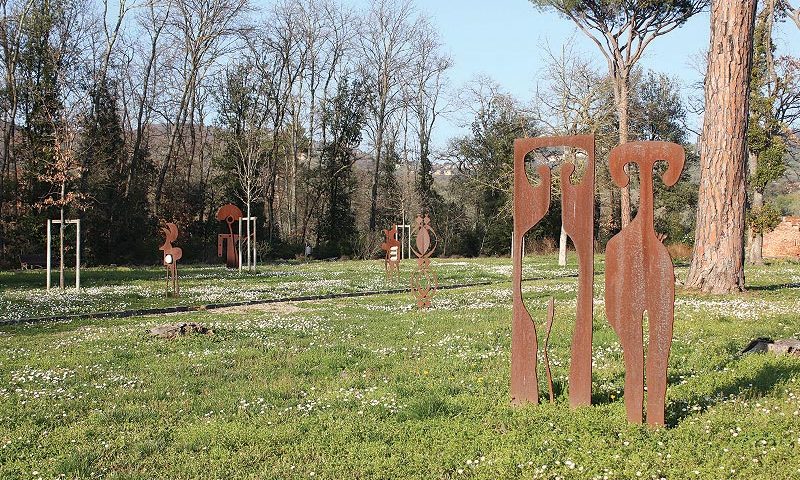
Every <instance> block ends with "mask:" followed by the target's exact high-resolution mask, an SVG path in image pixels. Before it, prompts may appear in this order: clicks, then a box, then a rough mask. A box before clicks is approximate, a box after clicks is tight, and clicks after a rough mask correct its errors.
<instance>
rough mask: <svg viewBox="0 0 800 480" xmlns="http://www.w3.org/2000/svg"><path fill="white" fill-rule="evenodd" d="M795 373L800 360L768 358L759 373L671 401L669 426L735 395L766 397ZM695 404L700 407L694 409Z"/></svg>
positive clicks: (668, 415)
mask: <svg viewBox="0 0 800 480" xmlns="http://www.w3.org/2000/svg"><path fill="white" fill-rule="evenodd" d="M795 375H800V363H798V364H788V363H775V362H766V363H764V364H763V365H761V366H760V367H759V369H758V371H757V372H756V374H755V375H752V376H743V377H738V378H732V379H730V381H729V382H727V383H725V384H723V385H719V386H718V387H717V388H715V389H714V391H713V392H711V393H709V394H707V395H694V396H692V397H689V398H688V399H676V400H673V401H671V402H669V403H668V404H667V407H666V412H665V414H666V417H665V420H666V423H667V426H668V427H674V426H676V425H678V424H679V423H680V422H681V421H682V420H684V419H685V418H687V417H689V416H690V415H693V414H695V413H700V412H704V411H706V410H708V409H709V408H710V407H713V406H715V405H718V404H720V403H722V402H724V401H725V400H727V399H728V398H729V397H730V396H731V395H733V396H738V395H741V394H745V393H747V394H748V395H747V396H748V398H760V397H764V396H766V395H768V394H769V393H771V392H772V391H773V390H775V387H776V386H777V384H778V383H779V382H781V381H782V380H785V379H787V378H790V377H792V376H795ZM694 407H699V409H697V410H693V408H694Z"/></svg>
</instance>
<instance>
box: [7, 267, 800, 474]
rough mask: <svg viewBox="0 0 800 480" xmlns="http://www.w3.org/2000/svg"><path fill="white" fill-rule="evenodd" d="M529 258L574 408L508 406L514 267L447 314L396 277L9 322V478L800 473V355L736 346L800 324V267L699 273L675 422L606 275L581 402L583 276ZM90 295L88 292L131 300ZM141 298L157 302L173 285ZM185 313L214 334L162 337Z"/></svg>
mask: <svg viewBox="0 0 800 480" xmlns="http://www.w3.org/2000/svg"><path fill="white" fill-rule="evenodd" d="M598 258H600V257H598ZM526 261H527V262H528V269H527V270H526V272H525V274H526V275H527V276H547V277H548V279H546V280H539V281H530V282H526V283H525V287H524V288H525V292H526V298H527V300H528V304H529V307H530V309H531V311H532V313H533V314H534V317H535V318H536V319H537V321H539V322H541V321H543V319H544V308H545V303H546V299H547V298H548V297H549V296H554V297H555V298H556V320H555V325H554V327H553V338H552V340H551V343H552V346H551V359H552V360H553V363H554V375H555V376H556V379H557V385H556V387H557V396H558V398H557V402H556V403H555V404H554V405H550V404H543V405H538V406H533V405H531V406H526V407H521V408H512V407H511V406H510V405H509V393H508V385H509V369H510V365H509V361H510V358H509V357H510V333H511V332H510V324H511V321H510V318H511V291H510V286H509V284H508V283H505V284H496V285H490V286H481V287H473V288H464V289H456V290H447V291H442V292H440V293H439V295H438V296H437V297H435V299H434V305H435V308H434V309H433V310H432V311H429V312H417V311H416V310H414V309H413V308H411V305H412V300H411V297H410V295H408V294H405V295H400V294H395V295H378V296H371V297H359V298H347V299H340V300H326V301H317V302H301V303H294V304H285V303H284V304H274V305H263V306H252V307H248V308H239V309H230V310H214V311H208V312H194V313H188V314H181V315H175V316H161V317H139V318H127V319H103V320H80V321H78V320H73V321H66V322H51V323H42V324H35V325H15V326H5V327H0V478H2V479H15V478H23V479H30V478H46V479H49V478H165V479H176V478H204V479H205V478H218V479H234V478H235V479H240V478H253V479H256V478H326V479H351V478H352V479H366V478H426V479H427V478H484V479H507V478H520V479H530V478H559V477H560V478H612V479H629V478H633V479H635V478H669V479H683V478H699V479H727V478H764V479H784V478H785V479H791V478H800V359H799V358H790V357H775V356H771V355H749V356H744V357H742V356H739V355H738V354H737V351H738V350H739V349H741V348H742V347H743V346H744V345H746V344H747V342H748V341H749V340H751V339H752V338H754V337H758V336H772V337H776V338H787V337H800V320H798V312H800V265H798V264H792V263H777V264H773V265H770V266H767V267H763V268H758V269H751V270H749V271H748V283H749V285H750V287H751V288H750V290H749V291H748V292H747V293H745V294H743V295H739V296H726V297H709V296H702V295H697V294H690V293H687V292H683V291H680V290H679V292H678V299H677V302H676V321H675V339H674V342H673V346H672V355H671V358H670V384H669V388H668V391H667V403H668V404H667V421H668V423H669V426H668V427H667V428H662V429H652V428H648V427H642V426H633V425H629V424H627V423H626V421H625V411H624V406H623V403H622V399H621V398H620V396H621V389H622V384H623V365H622V354H621V350H620V347H619V344H618V342H617V340H616V338H615V336H614V334H613V331H612V330H611V328H610V327H609V326H608V324H607V322H606V319H605V313H604V310H603V302H602V297H603V289H602V283H603V282H602V275H600V276H598V278H597V279H596V285H595V297H596V299H595V305H596V309H595V332H594V383H593V390H594V404H595V405H593V406H592V407H584V408H579V409H575V410H572V409H570V408H569V406H568V404H567V398H566V396H567V392H566V390H565V388H566V384H565V382H566V375H567V372H568V364H569V356H568V355H569V338H570V334H571V326H572V325H573V323H574V312H573V309H574V306H575V292H576V287H577V280H576V279H575V278H563V274H562V270H560V269H558V268H554V267H550V266H548V265H550V264H552V260H551V259H550V258H547V259H545V258H542V257H539V258H536V257H531V258H528V259H527V260H526ZM447 262H448V263H449V264H446V263H445V262H444V261H441V262H438V266H439V267H440V268H441V272H442V277H443V278H444V281H443V283H447V282H454V283H458V282H459V281H479V280H483V279H485V280H502V279H503V278H506V279H507V278H508V277H509V276H510V261H509V260H508V259H494V260H479V261H472V260H458V261H456V260H453V261H447ZM600 269H602V260H601V259H600V264H599V265H598V270H600ZM184 271H185V272H186V274H185V277H184V278H185V279H186V282H185V283H184V292H186V291H187V290H188V289H190V288H192V287H191V286H194V287H195V288H198V289H204V288H205V289H208V290H209V291H214V292H219V295H227V293H226V292H227V289H228V285H229V284H234V285H236V288H241V289H244V290H247V291H251V292H259V293H258V295H262V294H263V295H273V294H275V293H272V292H273V290H277V291H278V292H282V293H280V295H281V296H285V295H286V292H296V291H301V290H302V291H309V292H318V291H324V289H327V288H336V289H342V290H343V291H346V290H347V289H357V288H363V287H366V288H368V289H377V288H385V287H387V285H384V283H383V281H382V280H381V275H382V271H381V265H380V264H379V263H377V262H345V263H342V264H330V263H327V264H323V263H320V264H308V265H290V264H287V265H283V266H274V267H268V268H265V270H264V271H263V272H262V273H261V274H260V275H258V276H256V277H246V278H245V277H242V278H238V277H236V276H234V275H229V274H227V273H225V272H224V271H223V270H221V269H209V268H197V269H196V270H192V269H184ZM279 271H280V272H286V273H285V274H280V275H279V274H267V273H266V272H279ZM565 271H566V272H574V266H573V267H570V268H568V269H567V270H565ZM336 272H341V273H336ZM193 273H195V274H196V276H195V277H194V278H192V277H191V275H192V274H193ZM678 273H679V278H681V277H684V276H685V271H684V270H683V269H679V272H678ZM39 274H40V275H41V273H39ZM20 275H23V274H20V273H15V274H0V280H2V281H4V282H5V281H8V282H9V284H11V285H12V287H11V288H8V289H6V288H5V287H6V285H7V284H4V293H3V302H4V303H3V308H4V309H5V310H3V312H6V313H5V314H8V312H12V311H13V312H17V311H20V312H30V311H31V309H32V308H35V307H32V306H31V305H32V304H33V302H31V301H29V300H27V298H26V297H25V295H24V294H22V293H20V292H33V290H29V289H30V288H32V287H33V285H34V284H33V282H31V283H30V284H29V285H25V282H24V281H23V280H22V279H21V278H22V277H20ZM24 275H28V274H27V273H26V274H24ZM30 275H34V274H30ZM159 275H160V270H155V269H153V270H133V271H131V272H129V273H124V272H119V271H118V270H117V271H114V272H110V271H109V272H107V273H106V272H104V271H92V272H90V273H89V274H87V281H86V283H87V284H89V285H90V286H89V288H88V289H87V290H90V289H93V288H98V289H102V288H108V289H110V290H109V292H113V291H114V289H118V290H120V291H126V290H128V289H135V288H141V289H142V290H143V291H147V292H151V291H152V292H160V290H159V286H160V284H159V283H158V279H159V278H160V277H159ZM204 275H207V276H205V277H204ZM559 275H560V276H561V277H562V278H559ZM151 277H152V278H151ZM222 277H225V283H223V282H221V281H220V278H222ZM228 277H230V278H228ZM28 278H33V277H28ZM105 278H107V279H108V280H104V279H105ZM327 280H341V283H337V284H335V285H330V284H326V283H325V282H326V281H327ZM106 281H107V282H108V285H104V282H106ZM190 285H191V286H190ZM112 287H113V288H112ZM303 289H305V290H303ZM38 294H41V292H38ZM232 294H233V295H236V294H237V293H236V292H233V293H232ZM17 295H19V296H17ZM81 295H86V296H87V301H86V303H85V304H83V306H81V307H80V308H84V309H88V308H94V306H95V305H100V306H102V307H105V308H103V309H108V308H110V307H113V306H114V305H113V304H112V303H113V302H121V303H125V302H128V300H127V297H124V295H120V297H119V298H117V297H113V296H112V295H111V294H110V293H109V295H110V296H111V298H114V300H109V301H105V300H103V298H104V296H103V295H104V294H97V295H90V294H89V293H85V292H82V293H80V294H78V296H81ZM186 295H187V301H188V299H192V301H194V300H196V299H197V298H195V297H191V296H190V295H189V294H188V293H187V294H186ZM201 298H202V297H201ZM141 300H142V302H143V303H147V304H151V303H153V304H155V303H157V300H158V295H157V294H156V293H148V294H147V295H143V297H142V298H141ZM45 303H46V302H45ZM18 304H21V305H18ZM48 304H49V303H48ZM0 315H2V313H0ZM179 320H192V321H199V322H202V323H204V324H208V325H210V326H212V327H213V329H214V331H215V334H214V335H213V336H193V337H188V338H183V339H178V340H174V341H166V340H158V339H152V338H149V337H147V336H146V335H145V333H144V332H145V329H147V328H148V327H149V326H152V325H155V324H158V323H163V322H168V321H179ZM544 390H545V391H546V389H544Z"/></svg>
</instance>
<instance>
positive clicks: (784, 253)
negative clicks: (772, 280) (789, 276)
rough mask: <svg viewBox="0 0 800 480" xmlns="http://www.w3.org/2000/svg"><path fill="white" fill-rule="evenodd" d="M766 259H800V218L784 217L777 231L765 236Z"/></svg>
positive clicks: (764, 252) (776, 228)
mask: <svg viewBox="0 0 800 480" xmlns="http://www.w3.org/2000/svg"><path fill="white" fill-rule="evenodd" d="M763 255H764V257H765V258H767V257H770V258H786V257H794V258H800V217H783V218H782V219H781V223H780V224H779V225H778V226H777V227H775V230H773V231H771V232H769V233H767V234H765V235H764V249H763Z"/></svg>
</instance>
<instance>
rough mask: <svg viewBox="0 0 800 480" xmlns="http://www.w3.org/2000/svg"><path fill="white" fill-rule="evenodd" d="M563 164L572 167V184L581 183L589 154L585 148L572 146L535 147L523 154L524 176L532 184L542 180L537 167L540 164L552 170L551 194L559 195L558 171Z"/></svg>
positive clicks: (537, 183)
mask: <svg viewBox="0 0 800 480" xmlns="http://www.w3.org/2000/svg"><path fill="white" fill-rule="evenodd" d="M565 164H570V165H572V166H573V167H574V170H573V172H572V174H571V175H570V178H569V179H570V183H571V184H572V185H577V184H579V183H581V181H582V179H583V176H584V175H585V173H586V167H587V166H588V164H589V155H588V154H587V153H586V151H585V150H583V149H580V148H574V147H545V148H537V149H534V150H531V151H530V152H528V154H527V155H525V176H526V177H527V178H528V182H530V184H531V185H532V186H534V187H538V186H539V185H541V182H542V179H541V176H540V175H539V172H538V169H539V167H540V166H542V165H544V166H547V167H548V168H550V171H551V172H552V175H551V176H552V180H553V195H559V194H560V188H558V186H559V184H560V183H561V180H560V178H561V173H560V172H561V168H562V167H563V166H564V165H565Z"/></svg>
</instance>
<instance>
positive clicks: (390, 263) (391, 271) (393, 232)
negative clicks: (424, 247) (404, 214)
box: [381, 225, 401, 280]
mask: <svg viewBox="0 0 800 480" xmlns="http://www.w3.org/2000/svg"><path fill="white" fill-rule="evenodd" d="M383 234H384V235H386V240H385V241H384V242H383V243H381V249H383V250H384V251H385V252H386V258H385V260H384V268H385V269H386V279H387V280H390V279H391V278H392V277H394V278H395V279H399V278H400V246H401V244H400V241H398V240H397V225H392V228H391V229H390V230H384V231H383Z"/></svg>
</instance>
